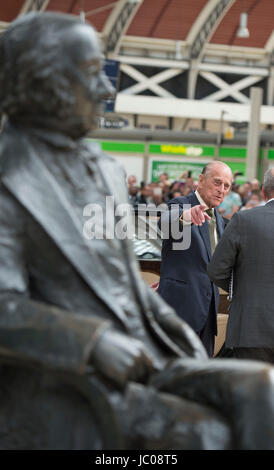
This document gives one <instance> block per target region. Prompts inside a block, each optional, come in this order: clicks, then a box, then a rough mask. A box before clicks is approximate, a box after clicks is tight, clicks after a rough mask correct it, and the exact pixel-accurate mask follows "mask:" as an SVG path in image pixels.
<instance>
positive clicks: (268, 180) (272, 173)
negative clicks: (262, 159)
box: [263, 167, 274, 200]
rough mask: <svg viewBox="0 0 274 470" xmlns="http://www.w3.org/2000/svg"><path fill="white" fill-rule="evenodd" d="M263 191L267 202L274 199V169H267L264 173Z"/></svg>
mask: <svg viewBox="0 0 274 470" xmlns="http://www.w3.org/2000/svg"><path fill="white" fill-rule="evenodd" d="M263 191H264V195H265V198H266V199H267V200H268V199H271V198H273V197H274V167H270V168H268V170H267V171H266V172H265V175H264V183H263Z"/></svg>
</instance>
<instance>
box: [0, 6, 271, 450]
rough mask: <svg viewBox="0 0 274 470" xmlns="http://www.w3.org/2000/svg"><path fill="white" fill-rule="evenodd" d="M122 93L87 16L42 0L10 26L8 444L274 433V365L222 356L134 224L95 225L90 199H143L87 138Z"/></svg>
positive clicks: (215, 445) (3, 201)
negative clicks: (162, 280)
mask: <svg viewBox="0 0 274 470" xmlns="http://www.w3.org/2000/svg"><path fill="white" fill-rule="evenodd" d="M111 93H112V89H111V86H110V84H109V82H108V80H107V78H106V76H105V75H104V73H103V72H102V70H101V52H100V48H99V43H98V40H97V37H96V33H95V31H94V29H93V28H92V27H91V26H88V25H86V24H84V23H82V22H81V21H80V20H79V19H78V18H76V17H73V16H69V15H62V14H55V13H43V14H28V15H26V16H24V17H21V18H20V19H18V20H16V21H15V22H14V23H12V24H11V25H10V27H9V28H8V30H7V31H6V32H5V33H4V34H3V36H2V38H1V43H0V103H1V111H2V113H3V114H4V115H5V123H4V127H3V130H2V133H1V139H0V173H1V185H0V364H1V385H0V390H1V400H0V448H2V449H102V448H112V449H113V448H115V447H116V448H120V449H132V448H137V449H231V448H240V449H262V448H265V449H270V448H274V425H273V422H274V406H273V405H274V384H273V373H274V369H273V368H272V367H271V366H268V365H267V364H261V363H255V362H254V363H253V362H244V361H242V362H240V361H239V362H236V361H230V360H217V359H216V360H209V359H208V358H207V355H206V352H205V350H204V348H203V346H202V344H201V342H200V340H199V338H198V337H196V335H195V333H194V332H193V331H192V330H191V329H190V327H188V326H187V325H186V324H185V323H184V322H183V321H181V320H180V319H179V318H178V317H177V316H176V314H175V313H174V311H173V310H172V309H171V308H170V307H169V306H168V305H167V304H165V303H164V302H163V301H162V300H161V299H160V297H159V296H158V295H157V294H156V293H155V292H154V291H152V290H151V289H149V287H148V286H147V285H146V284H145V283H144V282H143V281H142V279H141V277H140V276H139V274H138V269H137V262H136V259H135V255H134V252H133V250H132V245H131V241H130V240H128V239H124V240H120V239H119V238H118V237H115V238H114V239H108V238H106V237H105V238H104V237H101V238H100V237H98V238H97V239H92V240H87V239H86V238H85V237H84V236H83V225H84V223H85V218H84V216H83V208H84V207H86V206H87V205H88V204H90V203H93V204H98V205H99V206H100V207H104V206H105V198H106V196H114V202H115V206H117V205H118V204H120V203H126V202H127V201H128V199H127V188H126V183H125V177H124V173H123V170H122V169H121V168H120V166H119V165H118V164H117V163H116V162H115V161H114V160H113V159H112V158H111V157H109V156H107V155H105V154H103V153H102V152H101V151H100V149H99V148H98V146H97V145H96V144H91V143H88V142H87V141H86V140H85V136H86V134H87V132H88V131H89V129H91V128H92V127H94V125H95V123H96V120H97V116H98V114H99V113H100V106H101V103H102V100H103V99H105V98H106V97H108V96H110V94H111ZM116 221H119V216H118V215H116ZM104 229H106V227H104ZM257 410H259V412H257Z"/></svg>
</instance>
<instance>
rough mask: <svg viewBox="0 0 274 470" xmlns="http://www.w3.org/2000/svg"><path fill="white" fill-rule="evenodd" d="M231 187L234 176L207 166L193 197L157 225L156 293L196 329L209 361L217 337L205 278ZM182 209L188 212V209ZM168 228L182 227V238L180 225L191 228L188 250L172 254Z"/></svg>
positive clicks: (212, 289) (213, 295) (213, 298)
mask: <svg viewBox="0 0 274 470" xmlns="http://www.w3.org/2000/svg"><path fill="white" fill-rule="evenodd" d="M231 182H232V173H231V170H230V168H229V167H228V166H227V165H226V164H225V163H223V162H218V161H214V162H211V163H208V164H207V165H206V166H205V167H204V169H203V171H202V173H201V175H200V176H199V183H198V188H197V190H196V191H195V193H194V192H192V193H190V194H189V195H188V196H181V197H178V198H176V199H173V200H171V201H170V202H169V204H168V210H167V211H166V212H165V213H163V214H162V216H161V218H160V220H159V227H160V229H161V230H162V232H163V235H164V239H163V248H162V263H161V275H160V283H159V287H158V293H159V294H160V295H161V297H162V298H163V299H164V300H165V301H166V302H167V303H168V304H169V305H171V306H172V307H173V308H174V309H175V311H176V313H177V315H178V316H179V317H180V318H182V319H184V320H185V321H186V322H187V323H188V324H189V325H190V326H191V327H192V328H193V329H194V331H195V332H196V333H197V334H198V336H199V337H200V339H201V341H202V343H203V345H204V346H205V348H206V350H207V353H208V355H209V356H213V353H214V339H215V338H214V336H215V335H216V334H217V320H216V318H217V308H218V302H219V291H218V289H217V287H216V286H214V285H213V284H212V282H211V281H210V279H209V278H208V275H207V271H206V268H207V264H208V262H209V260H210V259H211V256H212V253H213V251H214V249H215V245H216V243H217V242H218V239H219V237H221V235H222V233H223V230H224V223H223V220H222V217H221V216H220V214H219V213H218V211H217V210H216V208H217V207H218V206H219V204H220V203H221V202H222V201H223V199H224V197H225V196H226V194H227V193H228V191H229V190H230V186H231ZM185 204H189V205H190V206H191V207H190V208H188V209H186V208H185V207H184V205H185ZM177 209H179V210H177ZM185 209H186V210H185ZM171 223H173V224H176V223H177V224H180V227H181V230H182V236H183V232H184V230H183V229H184V225H190V224H191V243H190V246H189V248H188V249H184V250H182V249H181V250H180V249H179V250H174V249H173V243H174V242H175V240H174V239H173V238H172V235H170V233H169V229H170V224H171ZM177 242H178V240H177Z"/></svg>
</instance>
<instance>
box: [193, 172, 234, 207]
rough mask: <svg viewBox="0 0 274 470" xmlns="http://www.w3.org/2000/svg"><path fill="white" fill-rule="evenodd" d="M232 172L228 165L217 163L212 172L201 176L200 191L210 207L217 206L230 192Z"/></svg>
mask: <svg viewBox="0 0 274 470" xmlns="http://www.w3.org/2000/svg"><path fill="white" fill-rule="evenodd" d="M231 183H232V174H231V171H230V169H229V168H228V167H225V166H223V165H220V164H217V163H216V165H214V166H213V167H212V168H211V170H210V172H209V173H208V174H205V175H200V176H199V184H198V188H197V189H198V192H199V194H200V196H201V197H202V199H203V200H204V202H205V203H206V204H207V205H208V207H209V208H212V207H217V206H219V204H221V202H223V200H224V197H225V196H226V195H227V194H228V192H229V190H230V187H231Z"/></svg>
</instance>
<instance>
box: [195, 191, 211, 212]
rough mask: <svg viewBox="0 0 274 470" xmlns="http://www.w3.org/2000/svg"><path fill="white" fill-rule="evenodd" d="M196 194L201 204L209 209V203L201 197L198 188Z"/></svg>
mask: <svg viewBox="0 0 274 470" xmlns="http://www.w3.org/2000/svg"><path fill="white" fill-rule="evenodd" d="M195 196H196V197H197V199H198V201H199V203H200V204H202V205H203V206H205V210H207V209H208V205H207V204H206V203H205V201H204V200H203V199H202V198H201V196H200V194H199V193H198V190H197V189H196V191H195Z"/></svg>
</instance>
